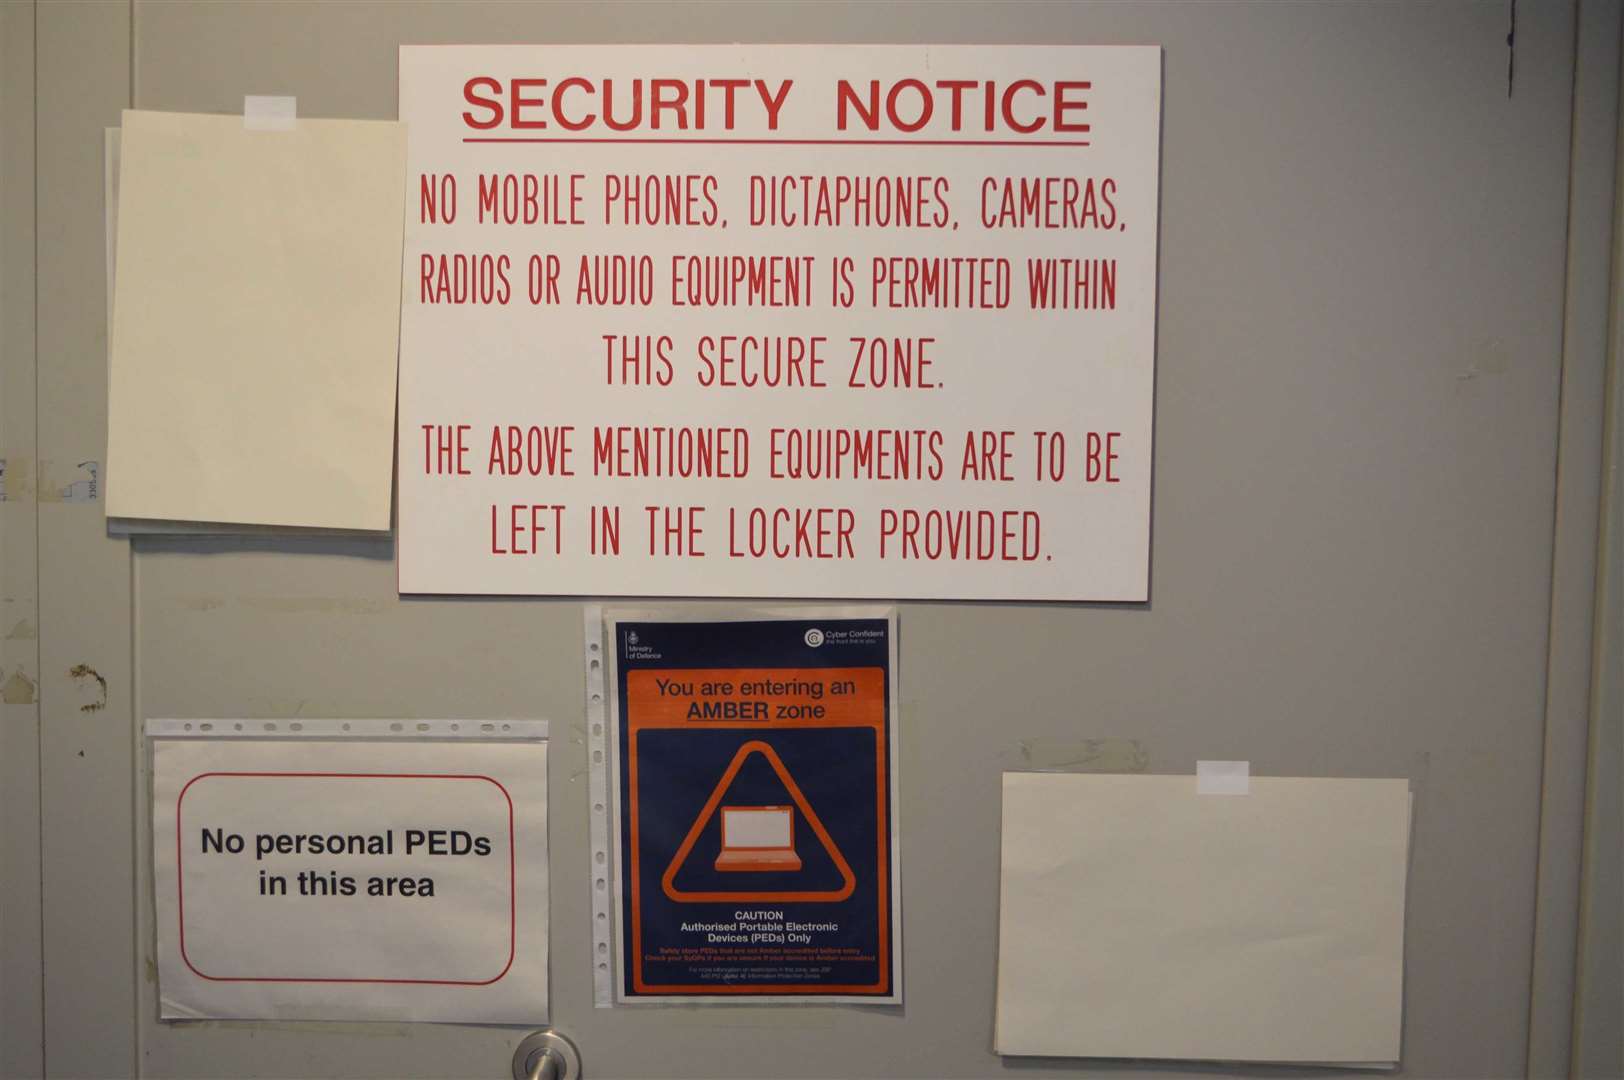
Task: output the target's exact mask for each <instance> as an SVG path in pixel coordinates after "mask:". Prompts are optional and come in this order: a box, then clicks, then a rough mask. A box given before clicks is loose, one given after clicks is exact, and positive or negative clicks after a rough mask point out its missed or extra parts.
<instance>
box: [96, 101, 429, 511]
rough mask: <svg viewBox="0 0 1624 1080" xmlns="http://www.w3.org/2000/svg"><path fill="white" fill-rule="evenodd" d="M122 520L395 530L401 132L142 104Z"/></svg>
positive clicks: (122, 440) (120, 475) (127, 292)
mask: <svg viewBox="0 0 1624 1080" xmlns="http://www.w3.org/2000/svg"><path fill="white" fill-rule="evenodd" d="M120 144H121V145H120V158H121V161H120V163H119V191H118V199H119V204H118V236H117V246H116V256H115V257H116V264H117V266H116V274H115V281H116V287H117V293H116V296H115V299H114V309H113V329H112V348H111V359H110V374H109V381H110V386H109V391H108V436H107V440H108V449H107V457H108V462H107V478H106V497H107V514H108V516H109V517H122V518H147V519H157V520H169V521H175V520H179V521H191V522H228V523H240V524H256V525H277V526H305V527H313V528H326V529H355V530H378V531H385V530H387V529H388V528H389V522H390V503H391V494H392V478H393V458H394V417H395V362H396V355H397V347H398V344H399V330H400V288H401V284H400V283H401V273H400V258H401V242H402V215H403V211H404V206H405V186H406V178H405V153H406V140H405V129H404V127H403V126H402V125H400V124H397V123H393V122H385V121H360V120H299V121H298V122H297V123H296V125H295V126H294V128H293V129H292V130H289V131H255V130H249V129H247V128H245V126H244V123H243V118H242V117H241V116H212V115H197V114H188V113H157V112H140V111H127V112H125V113H124V116H123V129H122V135H121V137H120Z"/></svg>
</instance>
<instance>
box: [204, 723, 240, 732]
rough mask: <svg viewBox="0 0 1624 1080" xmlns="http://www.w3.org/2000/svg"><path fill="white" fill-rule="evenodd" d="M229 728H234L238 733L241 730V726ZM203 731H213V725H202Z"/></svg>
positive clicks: (235, 725)
mask: <svg viewBox="0 0 1624 1080" xmlns="http://www.w3.org/2000/svg"><path fill="white" fill-rule="evenodd" d="M231 726H232V727H234V728H236V729H237V730H238V731H241V730H242V725H241V724H232V725H231ZM203 730H204V731H213V730H214V725H213V724H204V725H203Z"/></svg>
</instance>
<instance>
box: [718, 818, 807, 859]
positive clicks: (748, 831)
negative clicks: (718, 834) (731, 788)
mask: <svg viewBox="0 0 1624 1080" xmlns="http://www.w3.org/2000/svg"><path fill="white" fill-rule="evenodd" d="M800 868H801V857H800V856H799V855H797V854H795V808H794V807H791V806H724V807H722V853H721V854H720V855H718V856H716V869H718V870H799V869H800Z"/></svg>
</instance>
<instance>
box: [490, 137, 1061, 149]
mask: <svg viewBox="0 0 1624 1080" xmlns="http://www.w3.org/2000/svg"><path fill="white" fill-rule="evenodd" d="M462 141H463V142H465V143H594V144H613V143H644V144H646V143H657V144H662V145H671V146H681V145H684V144H687V145H691V146H735V145H737V146H1031V147H1041V146H1069V147H1074V148H1075V147H1079V146H1087V145H1089V144H1088V143H1087V142H1055V141H1047V142H1030V141H1021V140H1019V139H1002V140H1000V139H530V138H486V137H478V136H469V137H466V138H464V139H463V140H462Z"/></svg>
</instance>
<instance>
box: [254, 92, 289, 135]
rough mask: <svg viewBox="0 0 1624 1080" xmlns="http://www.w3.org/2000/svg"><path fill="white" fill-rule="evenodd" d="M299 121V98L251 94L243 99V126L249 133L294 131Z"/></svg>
mask: <svg viewBox="0 0 1624 1080" xmlns="http://www.w3.org/2000/svg"><path fill="white" fill-rule="evenodd" d="M298 119H299V105H298V98H294V97H276V96H273V95H268V94H249V95H247V96H246V97H244V98H243V99H242V126H243V127H244V128H246V129H247V130H249V131H292V130H293V128H294V126H295V125H296V124H297V123H298Z"/></svg>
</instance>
